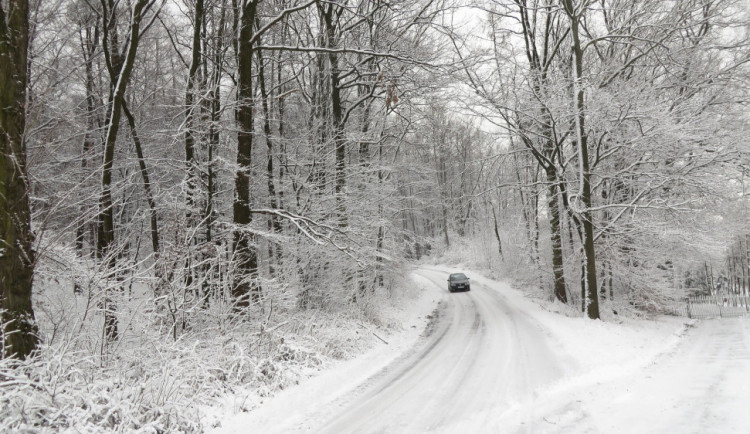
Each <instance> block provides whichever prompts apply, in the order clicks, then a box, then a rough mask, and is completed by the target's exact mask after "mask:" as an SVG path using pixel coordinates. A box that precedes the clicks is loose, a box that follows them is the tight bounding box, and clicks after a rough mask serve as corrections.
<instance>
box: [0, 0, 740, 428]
mask: <svg viewBox="0 0 750 434" xmlns="http://www.w3.org/2000/svg"><path fill="white" fill-rule="evenodd" d="M749 98H750V7H748V3H747V2H746V1H744V0H472V1H469V0H413V1H410V0H50V1H39V0H0V289H1V290H2V295H1V296H0V318H2V331H1V333H2V335H1V336H2V339H0V342H1V345H2V347H1V348H0V350H1V353H2V356H1V357H0V388H1V389H2V393H0V404H1V405H0V408H1V409H0V431H8V430H19V429H24V428H29V427H36V428H40V429H44V430H50V431H58V430H65V429H72V430H78V431H91V432H94V431H100V430H112V431H117V430H122V429H125V430H141V429H142V430H147V429H152V430H153V432H162V431H164V430H167V431H185V432H189V431H202V430H204V429H206V426H205V424H206V422H205V421H202V420H201V416H199V412H198V410H196V408H198V406H200V405H205V404H206V403H208V402H211V400H212V399H214V398H216V397H217V396H219V395H220V394H226V393H231V392H236V391H237V390H238V388H240V387H241V386H242V385H244V386H247V385H250V386H247V387H252V388H255V389H260V390H262V391H263V392H262V393H266V394H271V393H273V391H274V390H278V389H280V388H284V387H286V386H287V385H289V384H292V383H293V382H294V381H297V379H298V378H297V374H294V373H291V374H290V373H284V372H281V371H282V370H283V369H285V368H283V366H285V364H287V365H294V366H307V367H310V366H315V365H317V364H320V363H322V362H321V359H320V357H321V356H320V355H319V354H324V355H326V356H331V357H333V358H344V357H346V355H347V354H348V352H350V351H352V352H354V351H355V350H356V349H355V348H350V347H348V346H347V345H349V344H348V343H347V342H348V341H346V338H343V337H341V335H339V334H337V332H336V330H339V329H347V328H349V329H350V330H349V333H354V330H355V329H357V330H370V328H371V327H386V328H387V327H395V325H393V324H390V323H389V320H388V319H387V315H385V314H384V313H383V312H384V311H385V310H387V307H388V306H391V305H398V304H399V303H408V302H409V301H408V300H409V297H410V295H409V294H410V290H409V288H407V287H406V286H407V285H408V282H407V281H406V280H405V276H406V274H407V272H408V270H409V267H411V266H412V264H415V263H417V262H419V261H433V262H440V263H463V264H467V265H471V266H474V267H478V268H483V269H487V270H491V272H492V273H494V274H495V275H497V276H502V277H503V278H504V279H507V280H509V281H511V282H513V283H514V284H515V285H516V286H517V287H519V288H522V289H523V290H524V291H526V292H527V293H528V294H529V296H531V297H535V298H538V299H544V300H548V301H554V302H555V303H559V304H562V305H565V306H567V307H569V308H570V309H571V310H573V311H577V312H578V313H579V314H580V315H582V316H585V317H587V318H590V319H592V320H596V319H600V318H603V317H611V315H626V316H637V317H643V316H648V315H653V314H659V313H664V312H667V311H668V310H669V309H670V307H671V306H672V304H673V303H674V302H675V301H677V300H680V299H683V298H684V297H686V296H687V295H689V294H715V293H717V292H722V291H723V292H725V293H735V294H745V295H747V293H748V291H749V290H750V272H749V271H748V270H750V268H749V267H750V263H749V261H748V256H750V255H749V254H748V253H749V252H750V243H748V240H749V239H750V237H749V235H748V234H749V232H748V229H747V225H748V223H749V222H748V212H747V211H748V210H747V206H748V200H747V197H746V191H745V189H746V187H745V184H746V183H745V175H746V172H747V171H748V167H750V166H748V163H749V162H750V159H749V156H750V155H749V154H748V148H747V145H746V142H745V140H747V137H748V133H750V124H749V123H748V121H749V120H750V119H748V117H747V111H746V106H747V103H748V101H750V99H749ZM747 174H748V175H750V172H748V173H747ZM313 329H315V330H316V331H315V332H313ZM363 333H364V332H363ZM368 333H369V332H368ZM294 336H297V340H296V341H294V339H295V338H294ZM285 339H286V341H285ZM292 342H296V344H294V345H293V344H292ZM301 342H302V343H301ZM303 343H304V345H303ZM295 372H296V371H295ZM123 427H124V428H123Z"/></svg>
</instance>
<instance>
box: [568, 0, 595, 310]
mask: <svg viewBox="0 0 750 434" xmlns="http://www.w3.org/2000/svg"><path fill="white" fill-rule="evenodd" d="M562 3H563V8H564V9H565V13H566V14H567V15H568V19H569V20H570V34H571V36H572V39H573V88H574V93H575V95H574V96H573V100H574V107H575V124H576V125H575V128H576V142H577V144H578V153H579V155H578V159H579V164H580V174H579V175H580V182H581V192H580V198H581V205H582V206H583V210H582V212H581V220H582V223H583V232H584V236H585V237H584V253H585V256H586V294H587V302H586V313H587V315H588V317H589V318H591V319H599V293H598V291H597V288H598V286H597V284H596V250H595V248H594V222H593V215H592V213H591V204H592V197H591V169H590V167H589V156H588V143H587V136H586V127H585V121H586V115H585V108H584V91H583V87H582V83H581V74H582V70H583V47H582V45H581V41H580V38H579V36H580V35H579V23H580V13H582V12H581V11H577V10H576V9H575V7H574V5H573V0H562Z"/></svg>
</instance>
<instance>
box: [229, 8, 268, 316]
mask: <svg viewBox="0 0 750 434" xmlns="http://www.w3.org/2000/svg"><path fill="white" fill-rule="evenodd" d="M257 6H258V0H245V1H244V2H243V3H242V5H241V6H240V11H239V13H240V17H239V20H238V25H239V36H238V41H237V109H236V111H235V116H236V119H237V126H238V131H237V165H238V166H239V168H238V170H237V173H236V175H235V182H234V186H235V198H234V207H233V222H234V224H235V225H236V229H235V231H234V242H233V250H234V256H235V260H236V261H237V270H236V273H235V277H234V282H233V284H232V297H233V299H234V302H235V304H236V306H237V307H238V308H243V307H247V306H249V303H250V299H252V301H253V302H258V301H260V295H261V286H260V282H259V281H258V279H257V274H258V255H257V252H256V247H255V246H254V245H253V244H254V241H255V239H254V238H255V237H254V236H253V235H252V234H251V233H250V232H249V231H247V230H246V229H247V227H248V226H249V225H250V223H252V214H251V212H250V170H251V167H252V150H253V110H254V107H253V102H252V99H253V44H252V41H251V39H252V37H253V35H254V26H255V15H256V8H257Z"/></svg>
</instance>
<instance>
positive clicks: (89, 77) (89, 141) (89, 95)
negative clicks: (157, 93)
mask: <svg viewBox="0 0 750 434" xmlns="http://www.w3.org/2000/svg"><path fill="white" fill-rule="evenodd" d="M86 24H89V23H85V24H83V25H86ZM82 32H83V34H82V35H81V48H82V52H83V59H84V63H85V70H86V133H85V134H84V137H83V150H82V153H81V169H83V172H84V173H83V177H84V179H85V178H86V177H87V176H88V175H87V174H86V173H85V172H86V169H87V168H88V163H89V158H90V157H91V156H90V155H89V154H90V153H91V150H92V149H93V148H94V145H95V142H96V140H95V137H94V131H95V129H96V128H97V126H98V124H99V122H98V119H97V115H96V105H97V104H96V96H95V94H94V53H95V52H96V49H97V47H98V45H99V26H98V23H95V24H93V31H92V28H91V25H89V26H87V27H85V28H83V29H82ZM86 208H87V206H86V204H82V205H81V208H80V215H79V216H78V222H77V223H76V240H75V247H76V253H77V255H78V256H79V257H81V256H83V245H84V241H85V237H86V226H88V223H87V221H86V220H87V219H86V214H87V213H86ZM91 243H92V244H93V240H91ZM79 290H80V288H79V287H78V282H75V283H74V291H75V292H79Z"/></svg>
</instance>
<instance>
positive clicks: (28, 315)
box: [0, 0, 37, 359]
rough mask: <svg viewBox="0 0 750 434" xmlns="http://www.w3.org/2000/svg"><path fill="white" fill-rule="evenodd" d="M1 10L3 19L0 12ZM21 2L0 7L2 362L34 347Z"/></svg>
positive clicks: (24, 5) (25, 37)
mask: <svg viewBox="0 0 750 434" xmlns="http://www.w3.org/2000/svg"><path fill="white" fill-rule="evenodd" d="M6 6H7V8H8V9H7V14H6V11H5V10H4V7H6ZM28 45H29V5H28V1H27V0H10V1H9V2H3V3H0V252H1V253H0V290H1V291H2V293H1V294H0V297H1V298H0V309H2V315H0V320H2V325H3V329H2V344H3V354H2V357H17V358H21V359H25V358H26V357H27V356H29V355H30V354H31V352H32V351H34V349H35V348H36V346H37V334H36V325H35V321H34V310H33V309H32V306H31V286H32V280H33V277H34V275H33V270H34V250H33V248H32V243H33V240H34V235H33V234H32V232H31V210H30V206H29V185H28V177H27V174H26V143H25V142H24V130H25V128H26V85H27V83H28V75H27V71H28V70H27V67H28V65H27V62H28V48H29V47H28Z"/></svg>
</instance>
